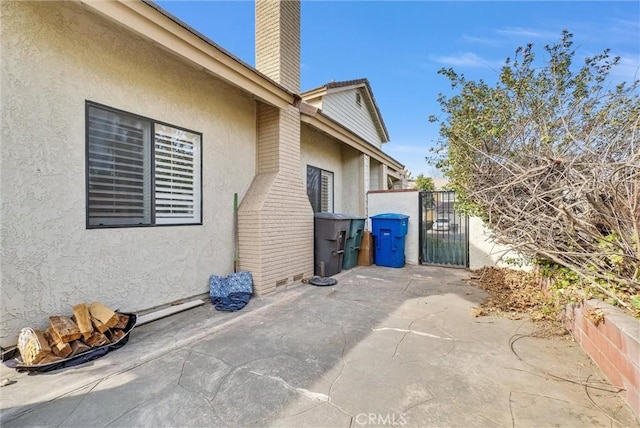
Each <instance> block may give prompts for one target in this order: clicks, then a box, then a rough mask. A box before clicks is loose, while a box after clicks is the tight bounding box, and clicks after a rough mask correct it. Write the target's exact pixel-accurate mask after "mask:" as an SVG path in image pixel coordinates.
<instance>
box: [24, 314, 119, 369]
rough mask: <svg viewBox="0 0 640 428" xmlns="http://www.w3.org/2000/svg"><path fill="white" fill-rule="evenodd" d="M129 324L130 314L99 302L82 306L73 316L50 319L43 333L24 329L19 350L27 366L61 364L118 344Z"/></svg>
mask: <svg viewBox="0 0 640 428" xmlns="http://www.w3.org/2000/svg"><path fill="white" fill-rule="evenodd" d="M128 322H129V317H128V316H127V315H124V314H120V313H117V312H114V311H113V310H111V309H109V308H108V307H107V306H105V305H103V304H102V303H100V302H93V303H91V304H90V305H87V304H85V303H79V304H77V305H75V306H74V307H73V315H72V316H66V315H53V316H50V317H49V326H48V327H47V328H46V329H45V330H44V331H42V330H37V329H33V328H24V329H22V331H21V332H20V336H19V337H18V350H19V351H20V355H21V357H22V361H23V363H24V364H25V365H27V366H31V365H36V364H46V363H51V362H55V361H59V360H62V359H64V358H70V357H73V356H76V355H79V354H82V353H84V352H87V351H89V350H91V349H92V348H99V347H101V346H104V345H108V344H110V343H115V342H117V341H118V340H120V339H122V338H123V337H124V336H125V331H124V329H126V327H127V324H128Z"/></svg>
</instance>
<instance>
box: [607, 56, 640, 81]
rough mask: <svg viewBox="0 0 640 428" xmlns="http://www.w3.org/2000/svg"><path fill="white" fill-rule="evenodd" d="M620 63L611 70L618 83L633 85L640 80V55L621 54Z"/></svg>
mask: <svg viewBox="0 0 640 428" xmlns="http://www.w3.org/2000/svg"><path fill="white" fill-rule="evenodd" d="M617 56H619V57H620V62H619V63H618V65H617V66H616V67H614V68H613V69H612V70H611V77H613V78H614V80H616V81H620V82H627V83H631V82H633V81H635V80H638V79H640V54H637V53H635V54H633V53H621V54H618V55H617Z"/></svg>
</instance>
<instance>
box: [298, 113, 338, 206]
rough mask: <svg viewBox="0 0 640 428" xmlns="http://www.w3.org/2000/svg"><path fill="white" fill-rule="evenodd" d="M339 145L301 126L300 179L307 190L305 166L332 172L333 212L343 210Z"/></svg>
mask: <svg viewBox="0 0 640 428" xmlns="http://www.w3.org/2000/svg"><path fill="white" fill-rule="evenodd" d="M340 147H341V145H340V144H339V143H338V142H337V141H335V140H334V139H332V138H329V137H328V136H326V135H325V134H323V133H321V132H319V131H317V130H315V129H313V128H311V127H309V126H306V125H304V124H303V125H302V127H301V132H300V177H302V181H303V183H304V187H305V189H306V188H307V165H311V166H315V167H316V168H321V169H324V170H327V171H330V172H333V200H334V212H336V213H341V212H343V210H344V209H345V208H344V206H343V204H342V200H343V188H344V187H343V186H344V185H343V172H342V150H341V148H340Z"/></svg>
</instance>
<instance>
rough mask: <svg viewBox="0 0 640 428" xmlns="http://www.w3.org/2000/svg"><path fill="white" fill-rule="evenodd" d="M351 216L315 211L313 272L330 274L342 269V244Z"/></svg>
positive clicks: (344, 241)
mask: <svg viewBox="0 0 640 428" xmlns="http://www.w3.org/2000/svg"><path fill="white" fill-rule="evenodd" d="M350 226H351V217H350V216H348V215H345V214H336V213H316V214H315V215H314V244H313V247H314V259H315V267H314V272H315V274H316V275H319V276H332V275H335V274H337V273H340V271H342V260H343V257H344V246H345V243H346V239H347V236H348V235H349V228H350Z"/></svg>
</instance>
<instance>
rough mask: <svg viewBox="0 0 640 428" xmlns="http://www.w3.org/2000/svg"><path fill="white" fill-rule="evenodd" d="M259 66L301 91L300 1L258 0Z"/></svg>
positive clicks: (273, 76) (257, 48) (276, 79)
mask: <svg viewBox="0 0 640 428" xmlns="http://www.w3.org/2000/svg"><path fill="white" fill-rule="evenodd" d="M256 68H257V69H258V71H260V72H262V73H263V74H265V75H266V76H268V77H270V78H271V79H273V80H274V81H276V82H278V83H279V84H281V85H282V86H284V87H285V88H287V89H288V90H290V91H291V92H293V93H295V94H298V93H299V92H300V1H298V0H256Z"/></svg>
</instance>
